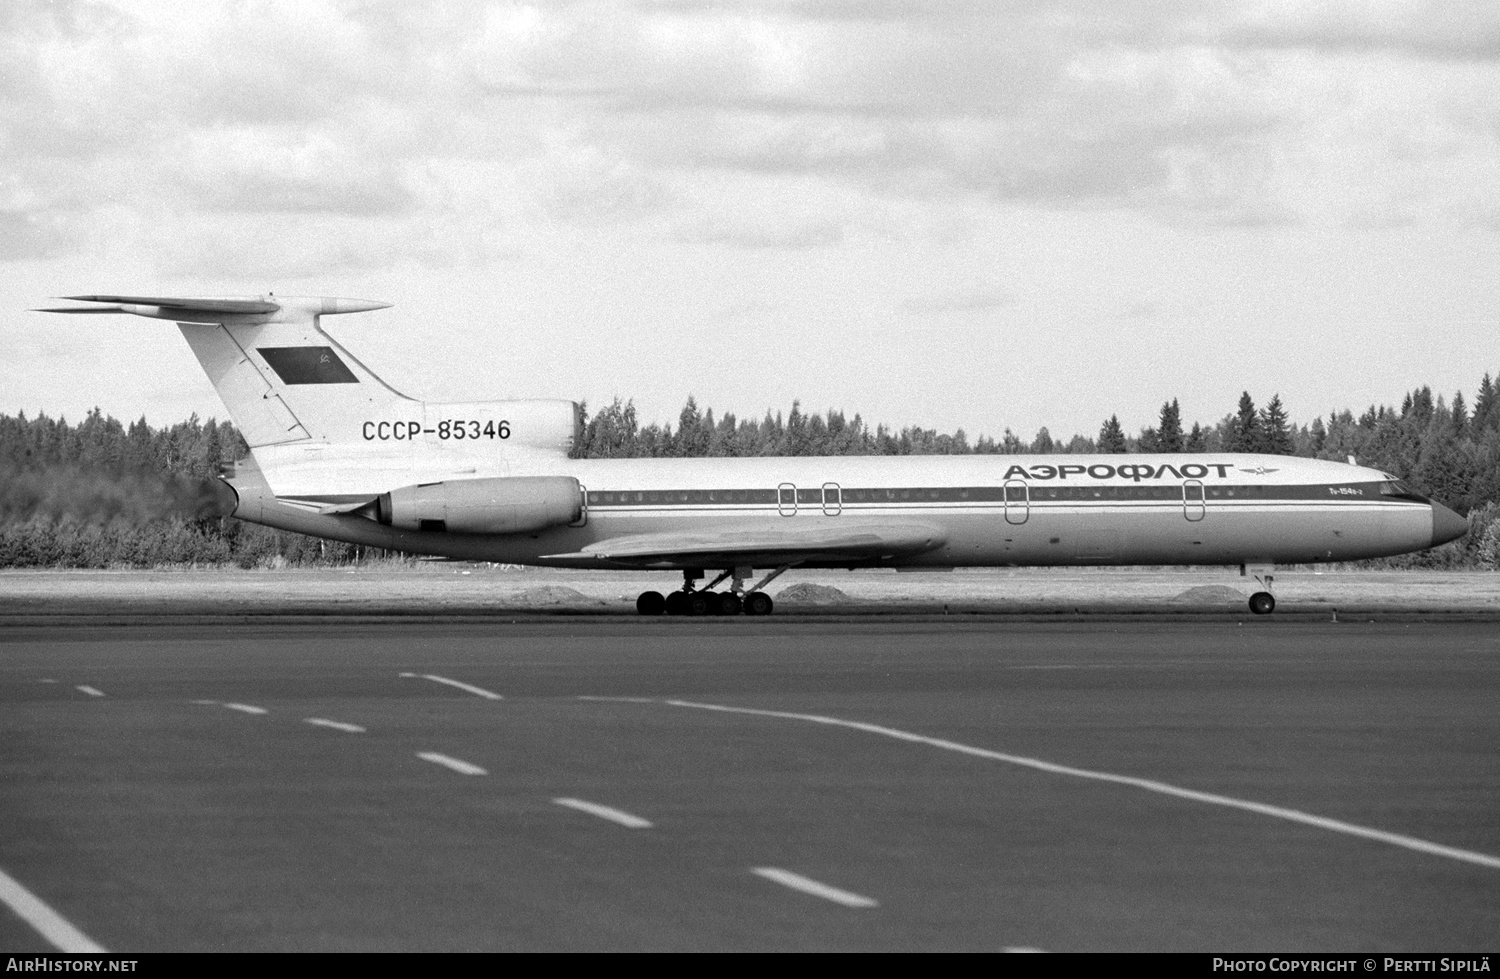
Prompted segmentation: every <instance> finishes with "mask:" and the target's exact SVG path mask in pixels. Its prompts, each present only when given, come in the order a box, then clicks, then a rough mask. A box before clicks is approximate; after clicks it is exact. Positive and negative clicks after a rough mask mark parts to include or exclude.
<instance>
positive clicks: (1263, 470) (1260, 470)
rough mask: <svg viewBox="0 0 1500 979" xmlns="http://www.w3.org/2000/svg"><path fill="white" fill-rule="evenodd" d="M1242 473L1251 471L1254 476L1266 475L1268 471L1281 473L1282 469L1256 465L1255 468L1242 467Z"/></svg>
mask: <svg viewBox="0 0 1500 979" xmlns="http://www.w3.org/2000/svg"><path fill="white" fill-rule="evenodd" d="M1240 472H1242V473H1250V474H1251V475H1254V476H1264V475H1266V474H1267V473H1279V472H1281V470H1280V469H1267V468H1266V467H1265V466H1256V467H1255V468H1254V469H1241V470H1240Z"/></svg>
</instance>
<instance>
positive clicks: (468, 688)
mask: <svg viewBox="0 0 1500 979" xmlns="http://www.w3.org/2000/svg"><path fill="white" fill-rule="evenodd" d="M400 676H402V677H406V678H412V679H417V680H431V681H432V682H433V683H445V684H447V685H448V686H450V687H457V688H458V689H460V690H462V691H464V692H465V693H471V694H473V695H474V696H476V697H483V698H484V699H485V700H504V699H505V698H504V697H502V696H500V695H499V694H498V693H495V692H494V691H493V690H486V689H484V688H483V687H476V686H474V685H473V684H470V683H464V682H463V681H461V680H450V679H449V678H448V677H445V676H437V675H436V674H433V673H402V674H400Z"/></svg>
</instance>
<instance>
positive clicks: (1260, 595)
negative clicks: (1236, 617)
mask: <svg viewBox="0 0 1500 979" xmlns="http://www.w3.org/2000/svg"><path fill="white" fill-rule="evenodd" d="M1250 611H1252V612H1254V613H1255V614H1256V615H1270V614H1271V613H1272V612H1274V611H1276V596H1275V595H1272V594H1271V593H1270V592H1268V591H1258V592H1256V593H1255V594H1254V595H1251V596H1250Z"/></svg>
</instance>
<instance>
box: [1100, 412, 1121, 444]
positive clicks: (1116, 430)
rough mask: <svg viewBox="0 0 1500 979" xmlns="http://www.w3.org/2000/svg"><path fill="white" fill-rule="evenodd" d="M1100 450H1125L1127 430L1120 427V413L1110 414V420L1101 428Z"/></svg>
mask: <svg viewBox="0 0 1500 979" xmlns="http://www.w3.org/2000/svg"><path fill="white" fill-rule="evenodd" d="M1099 451H1100V452H1105V453H1121V452H1124V451H1125V430H1124V429H1122V428H1121V427H1120V418H1119V416H1118V415H1110V416H1109V420H1108V421H1106V422H1105V423H1104V425H1103V426H1102V427H1101V428H1100V429H1099Z"/></svg>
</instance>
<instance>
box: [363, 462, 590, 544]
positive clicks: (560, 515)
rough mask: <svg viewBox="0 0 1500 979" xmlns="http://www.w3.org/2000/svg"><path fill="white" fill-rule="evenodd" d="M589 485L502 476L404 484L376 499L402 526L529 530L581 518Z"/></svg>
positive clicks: (382, 512) (386, 516)
mask: <svg viewBox="0 0 1500 979" xmlns="http://www.w3.org/2000/svg"><path fill="white" fill-rule="evenodd" d="M582 516H583V488H582V487H581V486H579V484H578V480H576V479H574V478H573V477H571V476H499V477H495V478H493V479H458V480H453V481H451V482H446V483H424V484H422V485H420V486H404V487H402V488H401V489H398V490H391V491H390V492H389V493H385V494H383V495H382V496H381V497H380V498H379V499H378V500H377V501H376V519H378V520H379V521H380V522H381V523H383V524H389V525H390V526H392V527H399V528H401V529H402V530H446V531H449V532H450V533H455V534H526V533H532V532H534V531H538V530H545V529H546V528H548V527H559V526H562V525H564V524H570V523H576V522H577V521H578V519H579V518H580V517H582Z"/></svg>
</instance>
